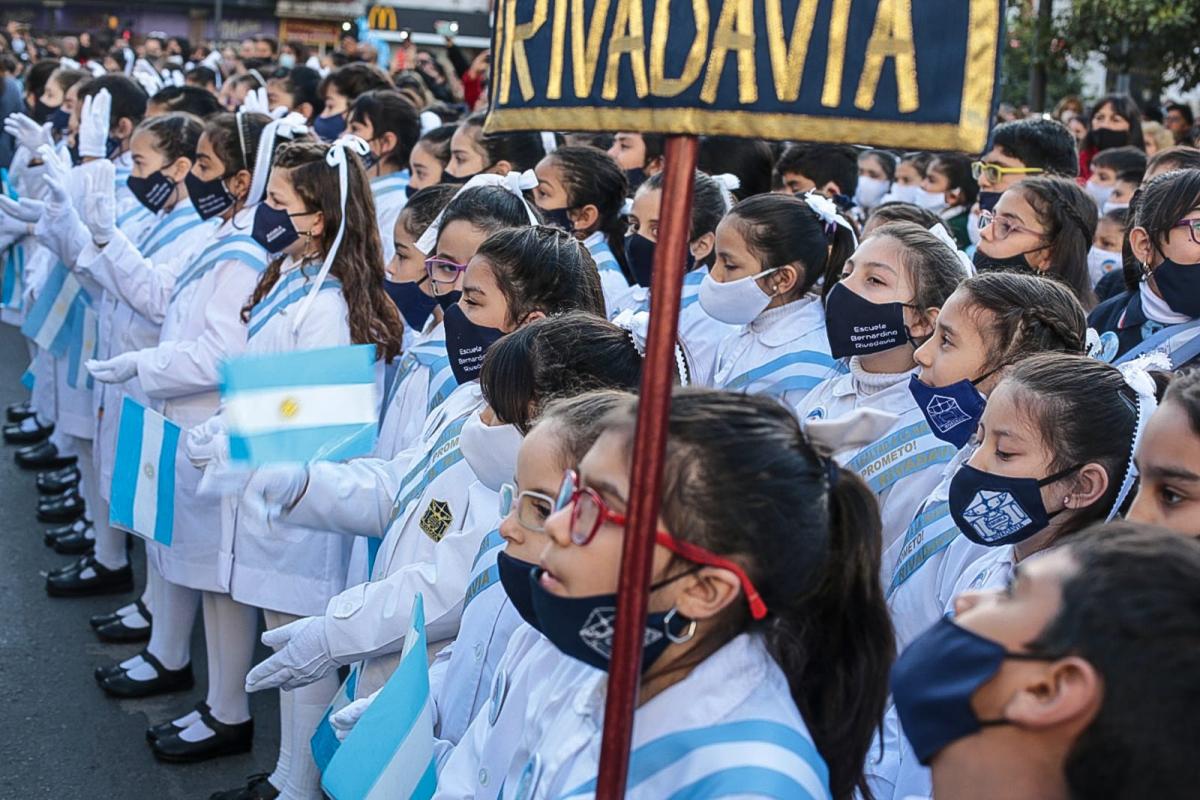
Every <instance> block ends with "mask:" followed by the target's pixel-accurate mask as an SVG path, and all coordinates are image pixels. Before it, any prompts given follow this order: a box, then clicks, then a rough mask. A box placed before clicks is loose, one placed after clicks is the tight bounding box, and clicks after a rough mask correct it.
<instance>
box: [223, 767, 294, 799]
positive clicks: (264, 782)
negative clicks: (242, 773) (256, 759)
mask: <svg viewBox="0 0 1200 800" xmlns="http://www.w3.org/2000/svg"><path fill="white" fill-rule="evenodd" d="M270 777H271V776H270V774H269V773H266V772H259V773H258V774H256V775H251V776H250V777H249V778H247V779H246V785H245V786H239V787H238V788H236V789H227V790H226V791H224V792H213V793H212V794H210V795H209V796H208V800H275V798H276V797H279V790H278V789H276V788H275V784H273V783H271V781H270V780H269V778H270Z"/></svg>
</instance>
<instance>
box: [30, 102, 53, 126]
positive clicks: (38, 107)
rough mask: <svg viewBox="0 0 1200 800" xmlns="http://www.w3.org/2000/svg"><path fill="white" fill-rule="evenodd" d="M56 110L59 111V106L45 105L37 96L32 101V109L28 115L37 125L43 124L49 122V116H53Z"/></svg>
mask: <svg viewBox="0 0 1200 800" xmlns="http://www.w3.org/2000/svg"><path fill="white" fill-rule="evenodd" d="M58 111H59V106H50V105H46V104H45V103H43V102H42V99H41V98H40V97H39V98H38V99H37V100H35V101H34V103H33V110H32V112H31V113H30V115H29V116H30V117H32V118H33V121H34V122H36V123H37V124H38V125H43V124H45V123H47V122H49V121H50V117H51V116H53V115H54V114H55V113H57V112H58Z"/></svg>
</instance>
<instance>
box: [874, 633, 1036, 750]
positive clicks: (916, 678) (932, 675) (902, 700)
mask: <svg viewBox="0 0 1200 800" xmlns="http://www.w3.org/2000/svg"><path fill="white" fill-rule="evenodd" d="M1006 659H1020V660H1024V661H1053V660H1054V659H1053V658H1051V657H1049V656H1042V655H1037V654H1034V653H1010V652H1008V651H1007V650H1005V649H1004V646H1003V645H1001V644H1000V643H999V642H996V641H993V640H991V639H986V638H984V637H982V636H980V635H979V634H977V633H973V632H972V631H969V630H967V629H966V628H964V627H962V626H961V625H957V624H955V623H954V622H953V621H951V620H950V619H949V618H948V617H942V618H941V619H940V620H938V621H937V622H936V623H934V625H933V627H931V628H930V629H929V630H927V631H925V632H924V633H922V634H921V635H920V636H918V637H917V638H916V639H914V640H913V642H912V644H910V645H909V646H908V647H906V648H905V650H904V652H903V653H901V654H900V658H898V659H896V663H895V664H893V665H892V674H891V686H892V697H893V699H894V700H895V703H896V713H897V714H898V715H899V716H900V725H901V727H902V728H903V729H904V735H905V736H906V737H907V738H908V742H909V744H911V745H912V748H913V752H914V753H916V755H917V759H918V760H919V761H920V762H921V763H922V764H924V765H926V766H928V765H929V762H930V761H931V760H932V759H933V757H934V756H935V755H937V754H938V753H939V752H940V751H941V750H942V749H943V748H945V747H946V746H947V745H949V744H952V743H954V742H956V741H958V740H959V739H964V738H966V737H968V736H971V735H973V734H976V733H979V731H980V730H982V729H983V728H985V727H990V726H993V725H1008V724H1010V723H1009V721H1008V720H1006V719H989V720H981V719H979V717H977V716H976V715H975V709H973V708H972V707H971V697H972V696H973V695H974V694H975V692H976V691H977V690H978V689H979V687H981V686H983V685H984V684H986V683H987V682H988V681H990V680H991V679H992V678H993V677H994V676H995V675H996V673H997V672H999V671H1000V667H1001V666H1002V665H1003V664H1004V661H1005V660H1006Z"/></svg>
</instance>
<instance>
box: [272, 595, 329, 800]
mask: <svg viewBox="0 0 1200 800" xmlns="http://www.w3.org/2000/svg"><path fill="white" fill-rule="evenodd" d="M263 615H264V616H265V617H266V621H267V627H268V628H278V627H279V626H280V625H286V624H287V623H289V622H292V621H293V620H297V619H299V617H297V616H293V615H291V614H281V613H278V612H274V611H264V612H263ZM338 686H339V682H338V676H337V673H336V672H331V673H330V674H328V675H326V676H325V677H324V678H321V679H320V680H318V681H316V682H314V683H310V684H309V685H308V686H301V687H300V688H298V689H292V690H291V691H288V692H280V693H279V732H280V742H279V761H278V762H276V764H275V771H274V772H273V773H271V777H270V781H271V785H272V786H275V787H276V788H278V789H279V792H280V795H281V797H286V798H288V800H310V799H311V800H321V798H323V797H324V795H323V794H322V792H321V773H320V771H318V770H317V764H316V762H315V761H313V757H312V750H311V748H310V747H309V743H310V741H311V739H312V735H313V733H314V732H315V731H316V729H317V725H318V724H319V723H320V722H321V718H322V717H323V716H324V715H325V708H326V707H327V706H328V705H329V701H330V700H331V699H333V695H334V693H335V692H337V690H338Z"/></svg>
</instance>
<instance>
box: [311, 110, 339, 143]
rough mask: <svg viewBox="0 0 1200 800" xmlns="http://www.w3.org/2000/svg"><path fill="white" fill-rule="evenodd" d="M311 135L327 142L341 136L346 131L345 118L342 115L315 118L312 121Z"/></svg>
mask: <svg viewBox="0 0 1200 800" xmlns="http://www.w3.org/2000/svg"><path fill="white" fill-rule="evenodd" d="M312 128H313V133H315V134H316V135H317V136H320V137H321V138H322V139H324V140H325V141H327V142H332V141H333V140H334V139H336V138H338V137H339V136H341V135H342V133H343V132H344V131H345V130H346V117H345V116H343V115H342V114H332V115H330V116H328V117H317V118H316V119H315V120H313V126H312Z"/></svg>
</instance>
